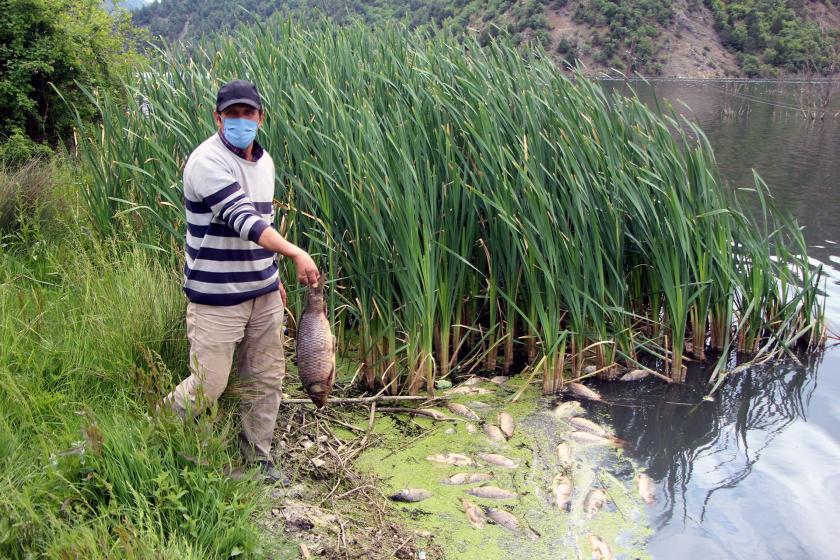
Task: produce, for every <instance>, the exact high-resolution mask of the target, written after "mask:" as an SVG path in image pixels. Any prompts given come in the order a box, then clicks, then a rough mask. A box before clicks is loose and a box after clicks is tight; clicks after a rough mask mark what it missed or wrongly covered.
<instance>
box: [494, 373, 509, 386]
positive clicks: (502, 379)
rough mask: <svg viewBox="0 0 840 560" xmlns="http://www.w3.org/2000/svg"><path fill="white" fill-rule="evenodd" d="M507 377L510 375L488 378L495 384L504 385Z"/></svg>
mask: <svg viewBox="0 0 840 560" xmlns="http://www.w3.org/2000/svg"><path fill="white" fill-rule="evenodd" d="M509 379H510V377H508V376H507V375H497V376H495V377H491V378H490V383H495V384H496V385H504V384H505V383H507V382H508V380H509Z"/></svg>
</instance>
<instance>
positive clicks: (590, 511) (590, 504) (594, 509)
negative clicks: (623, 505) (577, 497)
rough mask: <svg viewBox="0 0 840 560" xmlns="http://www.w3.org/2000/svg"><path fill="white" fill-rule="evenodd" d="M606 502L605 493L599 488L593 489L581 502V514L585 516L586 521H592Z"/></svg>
mask: <svg viewBox="0 0 840 560" xmlns="http://www.w3.org/2000/svg"><path fill="white" fill-rule="evenodd" d="M606 502H607V493H606V492H604V491H603V490H602V489H601V488H593V489H592V490H590V491H589V493H588V494H587V495H586V498H585V499H584V500H583V513H584V514H586V517H587V519H592V518H593V517H595V514H596V513H598V512H599V511H601V508H602V507H604V504H605V503H606Z"/></svg>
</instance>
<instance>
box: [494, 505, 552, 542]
mask: <svg viewBox="0 0 840 560" xmlns="http://www.w3.org/2000/svg"><path fill="white" fill-rule="evenodd" d="M487 517H489V518H490V520H491V521H492V522H493V523H495V524H496V525H499V526H500V527H504V528H505V529H507V530H508V531H512V532H514V533H521V534H523V535H525V536H526V537H528V538H529V539H531V540H532V541H535V540H537V539H538V538H539V535H537V534H536V533H535V532H534V531H533V530H532V529H530V528H528V527H526V528H525V529H524V530H520V528H519V520H518V519H517V518H516V517H515V516H514V515H513V514H512V513H508V512H506V511H504V510H502V509H495V508H487Z"/></svg>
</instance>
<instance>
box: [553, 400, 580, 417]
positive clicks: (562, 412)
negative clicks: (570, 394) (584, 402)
mask: <svg viewBox="0 0 840 560" xmlns="http://www.w3.org/2000/svg"><path fill="white" fill-rule="evenodd" d="M584 412H586V411H585V410H584V409H583V407H582V406H581V404H580V403H579V402H578V401H567V402H564V403H561V404H558V405H557V406H555V407H554V410H553V411H552V414H554V416H556V417H557V418H569V417H570V416H579V415H581V414H583V413H584Z"/></svg>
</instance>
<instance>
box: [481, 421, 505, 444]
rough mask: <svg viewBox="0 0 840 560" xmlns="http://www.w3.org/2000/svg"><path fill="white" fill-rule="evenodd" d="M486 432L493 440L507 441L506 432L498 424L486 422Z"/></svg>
mask: <svg viewBox="0 0 840 560" xmlns="http://www.w3.org/2000/svg"><path fill="white" fill-rule="evenodd" d="M484 433H485V434H487V437H489V438H490V439H492V440H493V441H505V434H503V433H502V430H500V429H499V427H498V426H495V425H493V424H485V425H484Z"/></svg>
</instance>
